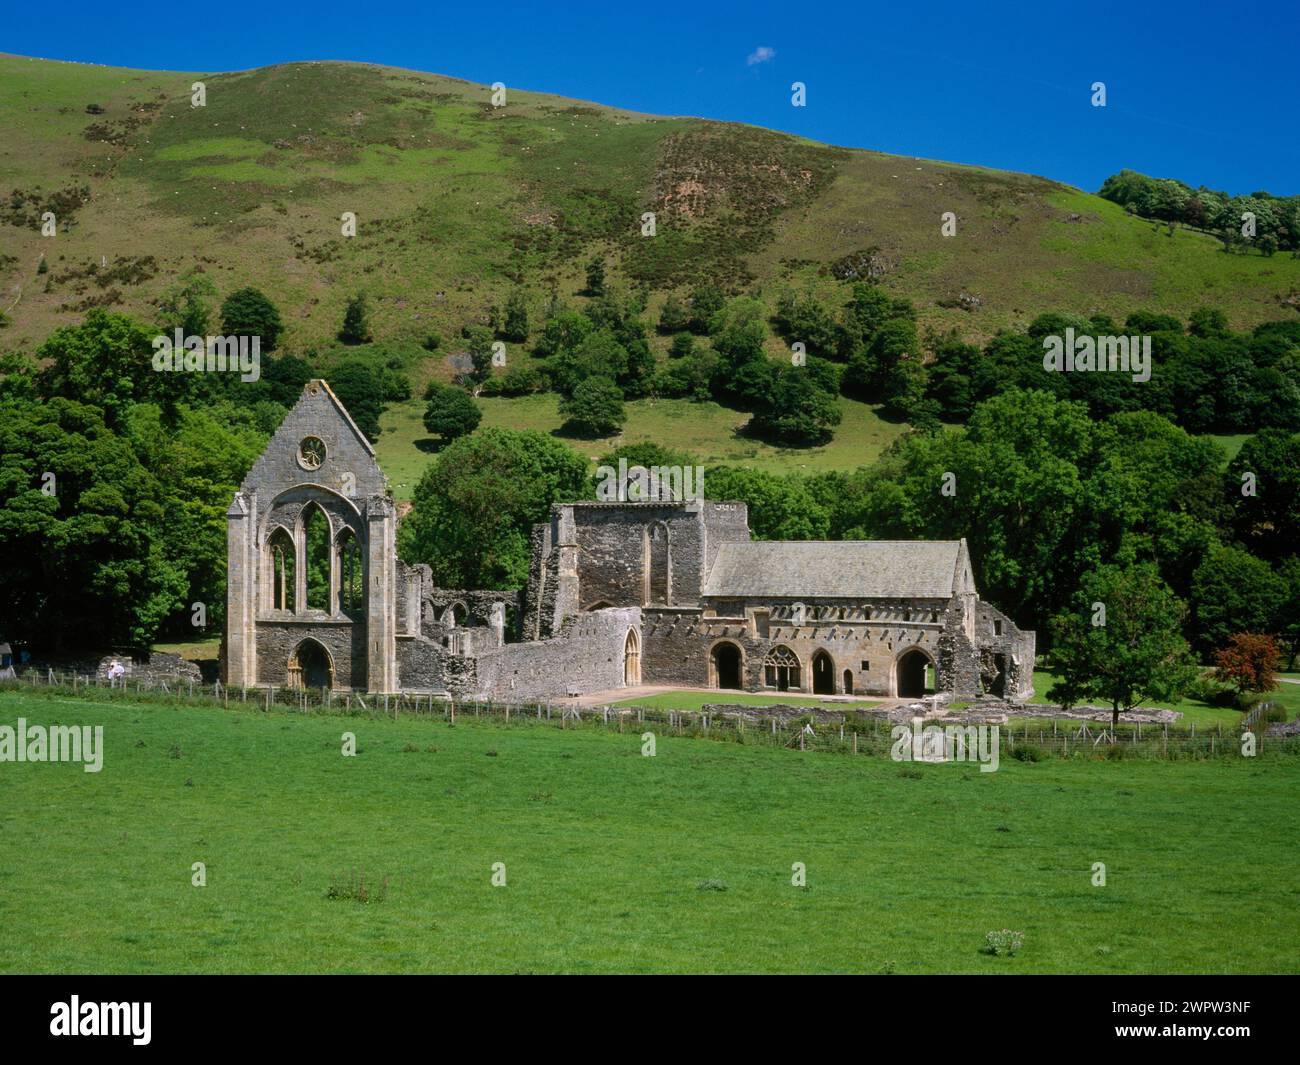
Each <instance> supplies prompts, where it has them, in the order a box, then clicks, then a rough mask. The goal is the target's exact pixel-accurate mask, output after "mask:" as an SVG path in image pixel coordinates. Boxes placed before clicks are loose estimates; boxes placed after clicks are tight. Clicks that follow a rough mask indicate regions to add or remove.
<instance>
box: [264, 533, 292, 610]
mask: <svg viewBox="0 0 1300 1065" xmlns="http://www.w3.org/2000/svg"><path fill="white" fill-rule="evenodd" d="M267 549H268V550H269V551H270V554H271V589H270V591H271V595H270V606H271V609H272V610H288V611H290V612H292V611H293V608H294V602H295V599H296V595H297V591H298V585H297V583H296V578H297V572H296V571H297V568H298V566H297V562H298V557H297V555H298V553H297V551H296V550H295V549H294V546H293V537H291V536H290V535H289V533H288V532H287V531H286V530H285V529H276V530H275V532H273V533H272V534H271V538H270V540H269V541H267Z"/></svg>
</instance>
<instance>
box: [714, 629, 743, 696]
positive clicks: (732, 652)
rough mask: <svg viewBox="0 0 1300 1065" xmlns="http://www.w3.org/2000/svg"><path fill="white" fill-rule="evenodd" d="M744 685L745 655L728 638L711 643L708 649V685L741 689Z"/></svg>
mask: <svg viewBox="0 0 1300 1065" xmlns="http://www.w3.org/2000/svg"><path fill="white" fill-rule="evenodd" d="M744 686H745V656H744V653H743V652H742V651H741V649H740V647H739V646H738V645H736V644H734V643H732V642H731V641H730V640H724V641H722V642H720V643H716V644H714V645H713V648H712V650H710V651H709V687H710V688H730V689H736V690H738V689H741V688H743V687H744Z"/></svg>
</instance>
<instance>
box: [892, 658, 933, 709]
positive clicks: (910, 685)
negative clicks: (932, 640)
mask: <svg viewBox="0 0 1300 1065" xmlns="http://www.w3.org/2000/svg"><path fill="white" fill-rule="evenodd" d="M930 664H931V659H930V656H929V655H928V654H926V653H925V652H924V651H922V650H920V649H919V648H916V647H913V648H911V649H910V650H907V651H904V652H903V653H902V654H901V655H899V657H898V661H897V662H895V663H894V692H895V694H897V695H898V697H899V698H900V699H916V698H920V697H921V696H922V695H924V694H925V693H926V689H925V672H926V667H927V666H929V665H930Z"/></svg>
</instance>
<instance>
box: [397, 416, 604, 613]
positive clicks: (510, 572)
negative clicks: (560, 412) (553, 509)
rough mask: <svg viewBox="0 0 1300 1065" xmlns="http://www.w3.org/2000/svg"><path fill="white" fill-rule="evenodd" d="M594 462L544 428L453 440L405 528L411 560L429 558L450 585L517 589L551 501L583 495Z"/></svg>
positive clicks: (403, 548) (404, 551) (405, 553)
mask: <svg viewBox="0 0 1300 1065" xmlns="http://www.w3.org/2000/svg"><path fill="white" fill-rule="evenodd" d="M586 487H587V464H586V462H585V461H584V460H583V459H582V457H581V456H579V455H577V454H576V453H575V452H574V451H572V450H571V449H570V448H568V447H567V446H566V445H564V444H562V443H560V442H559V441H557V440H553V439H551V438H550V437H548V436H546V435H544V434H542V433H537V432H514V431H511V430H508V429H481V430H479V431H478V432H475V433H473V434H471V435H469V436H466V437H462V438H461V439H459V440H456V441H454V442H453V443H451V444H449V445H448V446H447V447H446V448H444V449H443V450H442V452H440V453H439V455H438V457H437V458H436V459H435V460H434V461H433V463H432V464H431V465H430V466H429V469H428V472H427V473H425V475H424V477H423V478H421V480H420V483H419V485H418V486H417V487H416V490H415V496H414V506H413V508H412V510H411V513H410V514H409V515H407V517H406V520H405V521H403V523H402V525H401V528H400V530H399V537H398V549H399V552H400V554H401V556H402V557H403V558H404V559H405V560H407V561H408V562H426V563H428V564H429V565H430V566H431V567H432V569H433V579H434V582H435V583H436V584H438V585H440V586H441V587H444V588H518V587H521V586H522V585H523V584H524V582H525V581H526V580H527V577H528V561H529V543H530V539H529V538H530V535H531V533H532V526H533V524H534V523H535V522H540V521H544V520H545V519H546V517H547V515H548V513H549V511H550V506H551V504H552V503H554V502H557V501H561V500H566V499H578V498H581V496H582V494H583V492H584V490H585V489H586Z"/></svg>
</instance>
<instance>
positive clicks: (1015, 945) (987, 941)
mask: <svg viewBox="0 0 1300 1065" xmlns="http://www.w3.org/2000/svg"><path fill="white" fill-rule="evenodd" d="M1024 943H1025V934H1024V933H1023V932H1013V931H1012V930H1011V929H1010V928H1003V929H1001V930H1000V931H997V932H988V933H986V934H985V936H984V952H985V953H986V954H992V955H993V956H994V957H999V956H1006V957H1014V956H1015V954H1016V952H1017V951H1018V950H1019V949H1020V948H1021V947H1022V946H1024Z"/></svg>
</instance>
